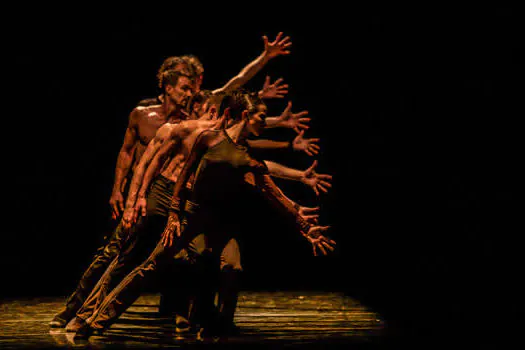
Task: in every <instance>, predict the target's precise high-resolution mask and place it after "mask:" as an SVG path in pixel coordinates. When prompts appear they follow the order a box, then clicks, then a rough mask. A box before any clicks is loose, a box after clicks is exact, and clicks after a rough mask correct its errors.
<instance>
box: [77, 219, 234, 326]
mask: <svg viewBox="0 0 525 350" xmlns="http://www.w3.org/2000/svg"><path fill="white" fill-rule="evenodd" d="M186 228H187V229H186ZM186 228H185V229H184V234H183V237H182V238H181V239H179V240H176V242H175V243H174V246H173V247H171V248H165V247H164V246H163V244H162V242H161V240H160V239H158V243H157V245H156V247H155V248H154V249H153V250H152V252H151V254H150V255H149V257H148V258H147V259H146V260H145V261H144V262H143V263H142V264H141V265H139V266H137V267H136V268H135V269H134V270H133V271H131V273H129V274H128V275H127V276H126V277H125V278H123V279H122V281H121V282H120V284H119V285H118V286H116V287H115V288H113V289H112V290H111V292H110V293H109V294H108V295H107V296H106V298H105V299H104V300H103V301H102V302H101V303H100V304H98V307H97V309H96V310H95V311H94V312H93V314H92V316H91V317H90V318H89V319H87V322H88V323H89V324H90V325H91V327H93V328H98V329H105V328H108V327H109V326H110V325H111V324H113V323H114V322H115V321H116V319H117V318H118V317H119V316H120V315H121V314H122V313H123V312H124V311H125V310H126V309H127V308H128V307H129V306H131V305H132V304H133V302H134V301H135V300H136V299H137V298H138V297H139V296H140V294H141V292H142V290H143V288H144V287H145V286H146V285H148V283H150V282H151V281H153V280H154V279H155V278H156V276H157V275H158V274H159V273H160V274H163V272H165V271H166V269H168V268H170V267H172V266H173V263H174V259H173V257H174V255H175V254H176V253H178V252H179V251H180V250H181V249H188V247H189V245H190V243H194V242H195V240H194V238H196V237H197V236H199V234H201V233H202V234H204V238H205V240H206V242H205V249H204V250H200V249H197V250H198V253H200V254H199V255H200V256H199V257H198V259H199V260H200V261H202V263H199V262H198V263H197V264H196V265H197V268H196V271H195V273H196V274H197V276H196V277H197V278H195V279H194V281H195V283H197V288H195V290H197V291H200V292H202V293H203V295H198V296H197V299H199V300H200V304H199V310H203V311H199V312H198V313H199V314H201V317H199V318H200V319H201V322H205V321H203V320H204V319H205V317H202V315H203V314H204V313H205V312H207V311H209V310H211V309H212V308H213V307H212V304H213V297H212V296H213V294H212V293H211V291H213V289H214V288H213V286H216V285H217V284H218V276H219V271H220V266H221V255H223V254H222V253H223V252H224V251H225V249H224V248H225V247H226V246H227V245H228V242H230V241H231V238H232V237H231V232H232V230H233V229H232V226H225V225H223V222H222V220H221V218H220V216H219V217H218V216H215V215H192V216H191V217H190V218H189V219H188V225H187V227H186ZM237 256H238V254H237ZM234 258H235V256H234ZM223 260H225V261H227V260H229V259H228V258H223ZM233 264H234V265H236V266H238V267H240V260H239V262H238V263H233ZM224 266H225V265H224ZM174 277H175V276H172V275H170V276H169V278H174ZM175 283H176V285H182V284H184V283H185V281H183V280H179V279H177V280H176V282H175Z"/></svg>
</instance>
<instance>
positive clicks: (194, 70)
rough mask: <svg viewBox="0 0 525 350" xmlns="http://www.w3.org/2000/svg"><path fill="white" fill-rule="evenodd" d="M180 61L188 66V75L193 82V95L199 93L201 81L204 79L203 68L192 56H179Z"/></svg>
mask: <svg viewBox="0 0 525 350" xmlns="http://www.w3.org/2000/svg"><path fill="white" fill-rule="evenodd" d="M181 59H182V60H183V61H184V62H185V63H186V64H187V65H188V67H189V68H190V73H191V75H192V76H193V77H194V80H195V88H194V90H195V93H197V92H199V91H200V89H201V85H202V80H203V78H204V66H203V65H202V63H201V61H200V60H199V59H198V58H197V57H196V56H194V55H184V56H181Z"/></svg>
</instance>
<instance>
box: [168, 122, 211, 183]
mask: <svg viewBox="0 0 525 350" xmlns="http://www.w3.org/2000/svg"><path fill="white" fill-rule="evenodd" d="M216 124H217V122H216V121H210V120H205V121H203V120H187V121H184V122H182V123H181V124H180V125H182V126H183V130H184V131H183V132H184V137H183V138H182V142H181V143H179V144H178V147H176V148H175V149H173V152H172V154H171V155H170V156H169V157H168V159H167V160H166V162H165V163H164V165H163V166H162V170H161V174H162V176H164V177H166V178H168V179H170V180H172V181H174V182H176V181H177V179H178V177H179V175H180V173H181V171H182V169H183V168H184V165H185V164H186V161H187V159H188V157H189V155H190V154H191V151H192V148H193V145H194V144H195V141H196V140H197V137H198V136H199V135H200V134H201V132H202V131H204V130H207V129H211V128H214V127H215V126H216ZM190 182H191V181H189V182H188V183H190Z"/></svg>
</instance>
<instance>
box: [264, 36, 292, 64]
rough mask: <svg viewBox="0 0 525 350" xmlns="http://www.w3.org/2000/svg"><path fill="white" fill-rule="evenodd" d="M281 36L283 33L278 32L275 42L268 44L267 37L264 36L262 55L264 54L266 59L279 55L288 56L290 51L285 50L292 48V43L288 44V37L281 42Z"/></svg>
mask: <svg viewBox="0 0 525 350" xmlns="http://www.w3.org/2000/svg"><path fill="white" fill-rule="evenodd" d="M282 35H283V32H279V34H277V37H276V38H275V40H274V41H272V42H268V37H267V36H266V35H264V36H263V40H264V53H265V54H266V57H268V58H274V57H276V56H279V55H289V54H290V51H289V50H287V48H289V47H290V46H292V43H291V42H289V40H290V37H289V36H287V37H285V38H284V39H282V40H281V37H282Z"/></svg>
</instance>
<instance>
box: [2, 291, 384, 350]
mask: <svg viewBox="0 0 525 350" xmlns="http://www.w3.org/2000/svg"><path fill="white" fill-rule="evenodd" d="M64 302H65V299H64V298H61V297H55V298H53V297H45V298H44V297H43V298H32V299H13V298H11V299H9V300H4V301H3V302H2V306H1V308H2V313H1V316H0V327H1V331H0V347H9V348H64V347H66V348H69V347H75V348H76V347H84V346H87V347H90V348H93V347H95V348H110V347H111V348H113V347H147V348H152V347H180V346H183V345H190V344H195V345H198V344H202V343H203V341H201V340H197V339H196V336H195V335H188V336H185V337H179V336H176V334H175V327H174V322H173V319H168V318H162V317H160V316H159V315H158V313H157V310H158V304H159V296H158V295H157V294H147V295H144V296H142V297H140V298H139V299H138V300H137V301H136V302H135V303H134V304H133V306H132V307H131V308H129V309H128V310H127V312H126V313H124V314H123V315H122V317H121V318H120V319H119V320H118V322H117V323H115V324H114V325H113V326H112V327H111V328H110V329H109V330H107V331H106V332H105V333H104V334H103V335H94V336H92V337H91V338H89V340H76V339H73V334H70V333H66V332H65V330H64V329H50V328H49V327H48V322H49V321H50V320H51V318H52V317H53V316H54V314H55V313H56V312H57V311H58V310H59V309H60V308H61V307H62V306H63V305H64ZM235 321H236V324H237V325H238V327H239V328H240V331H241V332H240V334H239V335H236V336H230V337H229V338H228V339H220V340H207V339H205V340H204V342H217V341H218V342H220V343H226V344H228V346H231V345H244V346H246V345H251V344H264V345H268V346H270V347H273V346H280V345H286V346H298V347H301V348H304V347H308V346H310V345H314V346H316V347H317V346H323V347H325V346H327V345H341V344H353V345H359V344H364V345H367V344H372V345H373V344H378V343H380V342H381V340H382V339H383V337H384V334H385V328H386V327H385V323H384V322H383V320H382V319H381V318H380V315H378V314H377V313H375V312H373V311H371V310H368V309H367V308H366V307H365V306H364V305H362V304H360V303H359V302H357V301H356V300H354V299H352V298H350V297H348V296H345V295H343V294H341V293H327V292H311V291H310V292H299V291H286V292H281V291H279V292H242V293H241V295H240V298H239V304H238V308H237V313H236V316H235Z"/></svg>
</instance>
